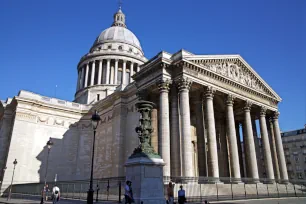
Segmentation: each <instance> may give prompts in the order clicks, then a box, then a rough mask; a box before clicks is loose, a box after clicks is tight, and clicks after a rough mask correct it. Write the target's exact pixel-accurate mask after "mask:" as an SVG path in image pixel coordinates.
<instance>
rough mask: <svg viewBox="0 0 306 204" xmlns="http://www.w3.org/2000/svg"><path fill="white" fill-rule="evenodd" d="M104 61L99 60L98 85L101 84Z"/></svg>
mask: <svg viewBox="0 0 306 204" xmlns="http://www.w3.org/2000/svg"><path fill="white" fill-rule="evenodd" d="M102 61H103V60H102V59H101V60H99V71H98V84H101V79H102Z"/></svg>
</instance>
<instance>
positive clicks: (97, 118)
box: [87, 111, 101, 204]
mask: <svg viewBox="0 0 306 204" xmlns="http://www.w3.org/2000/svg"><path fill="white" fill-rule="evenodd" d="M100 120H101V118H100V116H99V115H98V112H97V111H95V113H94V114H93V115H92V116H91V122H92V127H93V130H94V137H93V141H92V156H91V172H90V184H89V189H88V191H87V204H93V200H94V198H93V195H94V189H93V184H92V183H93V181H92V180H93V163H94V155H95V140H96V130H97V127H98V125H99V121H100Z"/></svg>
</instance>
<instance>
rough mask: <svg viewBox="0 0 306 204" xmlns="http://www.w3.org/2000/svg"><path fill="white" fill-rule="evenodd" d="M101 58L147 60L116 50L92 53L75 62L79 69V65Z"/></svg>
mask: <svg viewBox="0 0 306 204" xmlns="http://www.w3.org/2000/svg"><path fill="white" fill-rule="evenodd" d="M102 59H119V60H127V61H132V62H134V63H138V64H140V65H141V64H143V63H145V62H146V61H147V59H146V58H145V57H144V58H140V57H136V56H134V55H130V54H126V53H120V52H119V53H117V52H103V53H92V54H89V55H87V56H85V57H83V58H81V60H80V61H79V63H78V64H77V68H78V69H80V67H82V66H84V65H85V64H88V63H89V62H92V61H94V60H102Z"/></svg>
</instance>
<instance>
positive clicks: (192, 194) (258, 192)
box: [3, 177, 306, 203]
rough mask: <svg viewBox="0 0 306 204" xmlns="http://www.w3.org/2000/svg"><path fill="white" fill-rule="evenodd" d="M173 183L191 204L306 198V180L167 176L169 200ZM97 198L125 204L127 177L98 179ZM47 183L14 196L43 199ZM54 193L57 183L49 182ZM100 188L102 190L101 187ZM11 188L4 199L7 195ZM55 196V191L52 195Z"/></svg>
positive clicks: (72, 190) (70, 189) (71, 195)
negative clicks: (182, 190)
mask: <svg viewBox="0 0 306 204" xmlns="http://www.w3.org/2000/svg"><path fill="white" fill-rule="evenodd" d="M169 181H172V182H173V184H174V196H175V200H177V192H178V190H179V188H180V186H183V189H184V190H185V191H186V197H187V201H188V202H203V201H205V200H209V201H217V200H238V199H254V198H255V199H256V198H273V197H274V198H278V197H306V180H290V181H289V183H284V181H278V180H276V181H270V180H267V179H259V180H258V181H254V180H252V179H250V178H243V179H241V180H238V181H237V180H234V179H232V178H228V177H227V178H219V179H218V180H217V179H216V178H211V177H164V184H165V185H164V195H165V198H167V186H168V183H169ZM93 183H94V190H95V194H94V199H96V198H97V199H98V201H114V202H119V203H120V202H121V201H122V200H123V197H124V186H125V177H116V178H103V179H95V180H94V182H93ZM43 185H44V184H43V183H29V184H16V185H13V188H12V193H13V194H12V195H13V197H23V198H25V197H27V196H32V197H33V196H36V197H37V198H39V197H40V196H41V190H42V189H43ZM48 185H49V189H50V190H51V189H52V188H53V186H54V183H48ZM57 186H58V187H59V188H60V189H61V197H62V198H66V199H78V200H86V198H87V191H88V188H89V180H82V181H59V182H57ZM97 187H98V188H97ZM97 189H99V190H98V191H97ZM7 192H8V189H7V190H6V191H5V192H4V194H3V196H7ZM49 194H51V192H50V193H49Z"/></svg>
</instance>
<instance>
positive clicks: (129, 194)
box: [124, 181, 134, 204]
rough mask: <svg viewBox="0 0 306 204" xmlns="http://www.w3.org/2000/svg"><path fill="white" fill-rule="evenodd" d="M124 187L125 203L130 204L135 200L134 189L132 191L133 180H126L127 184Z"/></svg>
mask: <svg viewBox="0 0 306 204" xmlns="http://www.w3.org/2000/svg"><path fill="white" fill-rule="evenodd" d="M124 189H125V193H124V197H125V203H126V204H130V203H132V202H134V199H133V191H132V182H131V181H126V185H125V188H124Z"/></svg>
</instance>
